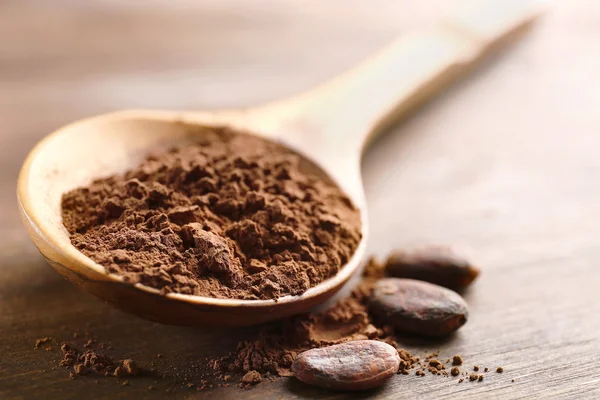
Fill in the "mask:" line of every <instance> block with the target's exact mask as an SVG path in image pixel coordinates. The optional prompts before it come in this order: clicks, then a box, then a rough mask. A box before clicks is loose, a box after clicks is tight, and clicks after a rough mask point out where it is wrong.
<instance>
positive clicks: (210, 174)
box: [62, 128, 361, 299]
mask: <svg viewBox="0 0 600 400" xmlns="http://www.w3.org/2000/svg"><path fill="white" fill-rule="evenodd" d="M199 129H200V130H201V132H198V133H199V134H198V139H197V141H195V142H193V143H192V144H188V145H185V146H181V147H177V148H174V149H172V150H170V151H168V152H166V153H160V154H156V155H151V156H149V157H148V158H147V159H146V160H145V161H144V162H143V163H142V164H141V165H139V166H138V167H136V168H134V169H132V170H130V171H127V172H125V173H124V174H123V175H114V176H110V177H108V178H104V179H99V180H96V181H94V182H92V183H91V184H90V185H89V186H87V187H84V188H78V189H75V190H72V191H70V192H68V193H66V194H64V195H63V198H62V217H63V223H64V225H65V227H66V228H67V230H68V231H69V233H70V234H71V242H72V244H73V245H74V246H75V247H76V248H77V249H79V250H80V251H81V252H82V253H84V254H85V255H87V256H88V257H90V258H91V259H93V260H94V261H96V262H97V263H99V264H101V265H103V266H104V267H105V268H106V269H107V271H108V272H110V273H114V274H117V275H120V276H122V277H123V278H124V279H125V280H126V281H127V282H130V283H138V282H139V283H142V284H145V285H148V286H151V287H154V288H158V289H160V290H161V292H162V293H170V292H176V293H184V294H193V295H199V296H209V297H217V298H237V299H276V298H278V297H281V296H285V295H299V294H301V293H303V292H305V291H306V290H308V289H309V288H311V287H313V286H315V285H317V284H319V283H321V282H323V281H324V280H326V279H328V278H330V277H332V276H334V275H335V274H336V273H337V272H338V271H339V269H340V268H341V267H342V266H343V265H344V264H345V263H346V262H347V261H348V260H349V259H350V258H351V256H352V254H353V253H354V251H355V250H356V247H357V246H358V243H359V242H360V239H361V223H360V213H359V211H358V210H357V209H356V208H355V207H354V206H353V205H352V203H351V201H350V200H349V199H348V198H347V197H346V196H345V195H344V194H343V193H342V192H341V190H340V189H339V188H338V187H337V186H335V184H333V183H331V182H329V181H328V180H327V179H326V178H324V177H320V176H317V175H314V173H313V171H312V170H310V169H309V168H306V167H304V166H303V162H302V161H301V159H300V157H299V156H298V155H296V154H295V153H293V152H291V151H290V150H288V149H286V148H285V147H283V146H281V145H278V144H276V143H273V142H269V141H267V140H265V139H262V138H259V137H255V136H251V135H246V134H243V133H238V132H235V131H232V130H230V129H227V128H210V129H209V128H199Z"/></svg>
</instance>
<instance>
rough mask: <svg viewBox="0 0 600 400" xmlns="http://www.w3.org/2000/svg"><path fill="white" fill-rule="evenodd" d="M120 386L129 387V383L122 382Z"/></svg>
mask: <svg viewBox="0 0 600 400" xmlns="http://www.w3.org/2000/svg"><path fill="white" fill-rule="evenodd" d="M121 386H129V381H123V383H121Z"/></svg>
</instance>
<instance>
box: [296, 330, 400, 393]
mask: <svg viewBox="0 0 600 400" xmlns="http://www.w3.org/2000/svg"><path fill="white" fill-rule="evenodd" d="M399 366H400V356H399V355H398V351H397V350H396V349H395V348H393V347H392V346H390V345H389V344H387V343H383V342H377V341H374V340H356V341H352V342H346V343H342V344H336V345H334V346H329V347H322V348H320V349H312V350H308V351H305V352H303V353H300V354H299V355H298V356H297V357H296V360H294V364H292V372H293V373H294V375H295V376H296V378H298V379H299V380H300V381H302V382H304V383H308V384H309V385H315V386H320V387H324V388H328V389H335V390H366V389H371V388H375V387H378V386H381V385H382V384H383V383H384V382H385V381H386V380H388V379H389V378H390V377H391V376H393V375H394V374H395V373H396V372H397V371H398V368H399Z"/></svg>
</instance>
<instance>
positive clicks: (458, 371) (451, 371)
mask: <svg viewBox="0 0 600 400" xmlns="http://www.w3.org/2000/svg"><path fill="white" fill-rule="evenodd" d="M450 373H451V374H452V376H458V375H459V374H460V369H458V367H452V369H451V370H450Z"/></svg>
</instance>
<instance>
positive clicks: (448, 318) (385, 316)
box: [369, 278, 469, 336]
mask: <svg viewBox="0 0 600 400" xmlns="http://www.w3.org/2000/svg"><path fill="white" fill-rule="evenodd" d="M369 310H370V312H371V314H372V315H373V317H374V318H375V319H376V320H377V321H379V323H381V324H383V325H389V326H392V327H393V328H394V329H395V330H396V331H397V332H404V333H411V334H417V335H424V336H445V335H449V334H451V333H453V332H455V331H456V330H457V329H458V328H460V327H461V326H463V325H464V324H465V322H467V318H468V314H469V313H468V307H467V303H466V302H465V301H464V300H463V298H462V297H461V296H460V295H459V294H458V293H456V292H454V291H452V290H450V289H447V288H444V287H442V286H439V285H434V284H432V283H429V282H423V281H417V280H413V279H402V278H384V279H380V280H379V281H377V282H376V284H375V287H374V288H373V292H372V294H371V297H370V299H369Z"/></svg>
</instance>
